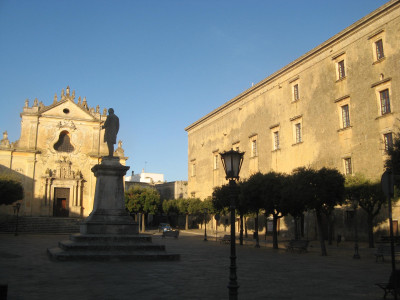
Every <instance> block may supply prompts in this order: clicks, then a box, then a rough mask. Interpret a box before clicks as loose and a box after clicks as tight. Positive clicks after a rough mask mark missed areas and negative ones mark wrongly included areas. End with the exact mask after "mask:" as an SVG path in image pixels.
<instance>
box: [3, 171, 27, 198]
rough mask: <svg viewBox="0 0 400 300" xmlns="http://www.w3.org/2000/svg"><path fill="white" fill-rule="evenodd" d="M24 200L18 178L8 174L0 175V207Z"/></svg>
mask: <svg viewBox="0 0 400 300" xmlns="http://www.w3.org/2000/svg"><path fill="white" fill-rule="evenodd" d="M23 198H24V189H23V187H22V183H21V182H20V180H19V178H18V177H17V176H15V175H12V174H10V173H6V172H4V173H0V205H1V204H5V205H10V204H13V203H14V202H15V201H18V200H22V199H23Z"/></svg>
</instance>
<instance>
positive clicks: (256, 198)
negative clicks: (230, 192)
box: [241, 172, 266, 213]
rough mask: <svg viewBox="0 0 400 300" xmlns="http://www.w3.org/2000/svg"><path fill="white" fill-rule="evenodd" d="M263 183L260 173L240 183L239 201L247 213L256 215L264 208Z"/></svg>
mask: <svg viewBox="0 0 400 300" xmlns="http://www.w3.org/2000/svg"><path fill="white" fill-rule="evenodd" d="M264 183H265V182H264V175H263V174H262V173H260V172H258V173H256V174H253V175H251V176H250V178H249V179H247V180H246V181H244V182H242V185H241V193H242V195H241V201H242V205H243V206H244V205H245V206H247V208H248V211H249V212H252V213H258V211H259V210H260V209H261V208H263V207H264V199H265V197H266V194H265V193H266V190H265V188H264Z"/></svg>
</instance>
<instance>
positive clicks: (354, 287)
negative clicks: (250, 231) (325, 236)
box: [0, 231, 391, 300]
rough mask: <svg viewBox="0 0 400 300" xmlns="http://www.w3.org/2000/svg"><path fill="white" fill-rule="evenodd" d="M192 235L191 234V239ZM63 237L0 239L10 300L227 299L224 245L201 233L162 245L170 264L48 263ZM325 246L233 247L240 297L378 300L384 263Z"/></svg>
mask: <svg viewBox="0 0 400 300" xmlns="http://www.w3.org/2000/svg"><path fill="white" fill-rule="evenodd" d="M196 233H197V234H196ZM64 239H68V235H22V234H21V235H19V236H14V235H11V234H0V270H1V271H0V283H2V284H8V299H9V300H13V299H30V300H34V299H57V300H62V299H74V300H75V299H90V300H92V299H93V300H94V299H96V300H99V299H107V300H108V299H116V300H120V299H227V298H228V289H227V287H226V286H227V284H228V281H229V253H230V248H229V245H225V244H220V243H218V242H215V238H212V237H211V236H209V241H208V242H204V241H203V237H202V235H201V232H199V231H190V232H189V231H182V232H181V234H180V237H179V239H174V238H167V239H162V238H161V237H160V236H159V235H158V234H156V235H154V237H153V242H154V243H157V244H165V245H166V247H167V252H170V253H179V254H181V260H180V261H172V262H119V261H111V262H91V261H84V262H54V261H50V260H49V259H48V257H47V254H46V249H47V248H51V247H54V246H56V245H57V243H58V241H60V240H64ZM360 246H361V247H360V255H361V259H360V260H355V259H353V258H352V257H353V245H352V244H351V243H342V244H341V245H339V247H336V245H334V246H328V256H327V257H322V256H321V255H320V249H319V245H318V243H317V242H312V243H311V245H310V248H309V252H308V253H302V254H298V253H290V252H286V251H285V250H284V245H283V244H282V245H280V247H281V248H282V249H279V250H273V249H272V247H271V242H270V241H267V242H265V241H262V242H261V248H255V247H254V244H252V243H251V242H250V243H249V244H248V245H244V246H239V245H237V266H238V269H237V276H238V283H239V285H240V288H239V299H382V296H383V292H382V290H380V289H379V288H378V287H377V286H375V285H374V283H376V282H384V281H386V280H387V279H388V277H389V275H390V272H391V263H390V261H385V262H384V263H376V262H375V257H374V256H373V252H374V249H368V248H367V247H366V245H363V244H362V245H360Z"/></svg>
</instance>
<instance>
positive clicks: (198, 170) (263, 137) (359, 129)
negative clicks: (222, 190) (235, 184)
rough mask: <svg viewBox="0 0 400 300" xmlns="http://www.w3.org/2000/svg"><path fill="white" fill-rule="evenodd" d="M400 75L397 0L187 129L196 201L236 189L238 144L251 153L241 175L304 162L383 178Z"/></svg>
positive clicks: (399, 6) (190, 186)
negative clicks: (224, 155)
mask: <svg viewBox="0 0 400 300" xmlns="http://www.w3.org/2000/svg"><path fill="white" fill-rule="evenodd" d="M278 45H279V44H278ZM399 70H400V1H398V0H394V1H389V2H388V3H386V4H385V5H383V6H381V7H380V8H379V9H377V10H375V11H373V12H372V13H370V14H369V15H367V16H366V17H364V18H362V19H361V20H359V21H357V22H356V23H354V24H353V25H351V26H349V27H348V28H346V29H345V30H343V31H342V32H340V33H338V34H336V35H335V36H333V37H332V38H330V39H329V40H327V41H326V42H324V43H323V44H321V45H319V46H318V47H316V48H314V49H313V50H311V51H309V52H308V53H306V54H304V55H303V56H301V57H300V58H298V59H296V60H295V61H293V62H291V63H290V64H288V65H287V66H285V67H284V68H282V69H280V70H278V71H277V72H275V73H274V74H272V75H270V76H269V77H267V78H265V79H264V80H262V81H261V82H259V83H258V84H256V85H254V86H253V87H251V88H249V89H248V90H245V91H243V93H241V94H240V95H238V96H237V97H235V98H233V99H231V100H230V101H228V102H226V103H225V104H224V105H222V106H220V107H218V108H217V109H215V110H214V111H212V112H210V113H209V114H207V115H205V116H204V117H202V118H201V119H199V120H197V121H196V122H194V123H193V124H191V125H189V126H188V127H186V128H185V130H186V131H187V133H188V195H189V196H192V197H198V198H201V199H204V198H206V197H208V196H210V195H211V194H212V191H213V188H214V187H216V186H220V185H222V184H225V183H227V181H226V180H225V172H224V169H223V167H222V163H221V159H220V155H219V153H220V152H223V151H226V150H230V149H231V148H233V149H240V151H245V155H244V162H243V165H242V170H241V173H240V176H241V178H248V177H249V176H250V175H251V174H253V173H255V172H258V171H260V172H263V173H266V172H269V171H277V172H285V173H291V172H292V170H293V169H295V168H297V167H300V166H306V167H307V166H310V167H314V168H321V167H330V168H336V169H338V170H340V171H341V172H342V173H343V174H354V173H363V174H365V175H366V176H368V177H369V178H374V179H378V178H380V176H381V175H382V172H383V170H384V161H385V159H386V158H387V155H386V149H387V148H388V147H390V145H391V144H392V141H393V138H394V134H395V133H396V132H398V126H399V124H400V122H399V120H400V115H399V113H400V101H399V99H400V72H399Z"/></svg>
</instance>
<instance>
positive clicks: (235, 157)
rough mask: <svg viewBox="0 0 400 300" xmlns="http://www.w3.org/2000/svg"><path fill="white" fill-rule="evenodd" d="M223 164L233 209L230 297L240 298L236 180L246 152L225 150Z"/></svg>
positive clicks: (222, 154) (231, 209)
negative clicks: (236, 235)
mask: <svg viewBox="0 0 400 300" xmlns="http://www.w3.org/2000/svg"><path fill="white" fill-rule="evenodd" d="M220 155H221V160H222V164H223V166H224V170H225V174H226V179H227V180H229V187H230V194H231V195H230V200H231V201H230V202H231V203H230V211H231V255H230V261H231V264H230V267H229V270H230V271H229V284H228V289H229V299H230V300H232V299H237V298H238V289H239V285H238V283H237V276H236V237H235V219H236V218H235V208H236V207H235V198H236V196H237V195H236V181H235V180H239V172H240V168H241V167H242V162H243V155H244V152H239V151H234V150H233V149H231V150H230V151H225V152H223V153H220Z"/></svg>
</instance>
